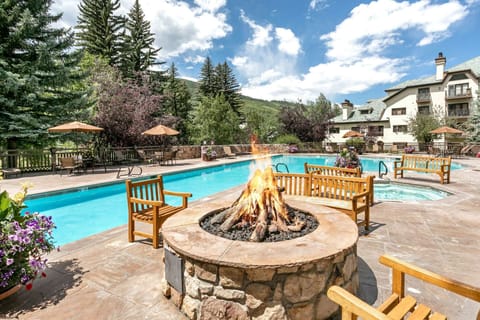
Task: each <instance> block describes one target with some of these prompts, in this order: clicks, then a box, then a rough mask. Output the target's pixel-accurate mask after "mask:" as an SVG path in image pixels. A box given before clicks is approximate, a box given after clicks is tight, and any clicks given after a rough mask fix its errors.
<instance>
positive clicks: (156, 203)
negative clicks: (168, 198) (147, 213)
mask: <svg viewBox="0 0 480 320" xmlns="http://www.w3.org/2000/svg"><path fill="white" fill-rule="evenodd" d="M128 201H129V202H133V203H138V204H145V205H149V206H156V207H163V206H164V205H165V203H164V202H161V201H154V200H145V199H139V198H134V197H131V198H129V199H128Z"/></svg>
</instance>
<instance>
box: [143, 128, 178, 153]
mask: <svg viewBox="0 0 480 320" xmlns="http://www.w3.org/2000/svg"><path fill="white" fill-rule="evenodd" d="M179 133H180V132H178V131H177V130H175V129H172V128H170V127H167V126H164V125H162V124H159V125H157V126H155V127H153V128H150V129H148V130H147V131H144V132H142V134H143V135H147V136H176V135H177V134H179ZM162 143H163V148H166V141H165V139H162Z"/></svg>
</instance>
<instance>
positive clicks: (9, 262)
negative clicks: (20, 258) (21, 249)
mask: <svg viewBox="0 0 480 320" xmlns="http://www.w3.org/2000/svg"><path fill="white" fill-rule="evenodd" d="M13 262H14V260H13V259H12V258H7V261H6V264H7V266H9V265H11V264H12V263H13Z"/></svg>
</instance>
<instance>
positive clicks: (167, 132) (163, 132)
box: [142, 124, 180, 136]
mask: <svg viewBox="0 0 480 320" xmlns="http://www.w3.org/2000/svg"><path fill="white" fill-rule="evenodd" d="M179 133H180V132H178V131H177V130H175V129H172V128H169V127H167V126H164V125H161V124H159V125H158V126H155V127H153V128H150V129H148V130H147V131H144V132H142V134H146V135H149V136H175V135H177V134H179Z"/></svg>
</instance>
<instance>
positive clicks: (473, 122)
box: [466, 91, 480, 143]
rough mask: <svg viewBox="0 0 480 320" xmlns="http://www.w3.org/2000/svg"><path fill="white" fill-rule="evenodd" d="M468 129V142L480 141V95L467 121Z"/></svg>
mask: <svg viewBox="0 0 480 320" xmlns="http://www.w3.org/2000/svg"><path fill="white" fill-rule="evenodd" d="M478 93H480V91H479V92H478ZM466 131H467V141H468V142H471V143H480V95H479V96H478V97H477V101H475V106H474V109H473V113H472V115H471V116H470V118H469V119H468V121H467V122H466Z"/></svg>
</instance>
